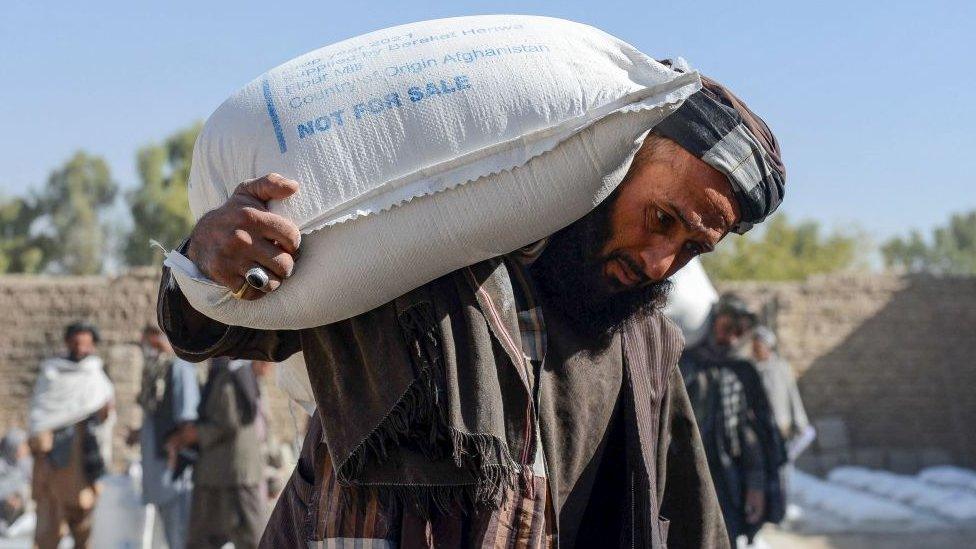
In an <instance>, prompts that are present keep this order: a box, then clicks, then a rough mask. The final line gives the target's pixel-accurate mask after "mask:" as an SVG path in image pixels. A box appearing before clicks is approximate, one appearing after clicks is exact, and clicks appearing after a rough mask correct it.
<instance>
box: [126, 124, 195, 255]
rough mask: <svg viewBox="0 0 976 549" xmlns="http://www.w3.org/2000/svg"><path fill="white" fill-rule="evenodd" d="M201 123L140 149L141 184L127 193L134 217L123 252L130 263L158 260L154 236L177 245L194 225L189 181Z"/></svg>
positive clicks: (165, 242) (137, 158)
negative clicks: (189, 196) (153, 242)
mask: <svg viewBox="0 0 976 549" xmlns="http://www.w3.org/2000/svg"><path fill="white" fill-rule="evenodd" d="M200 127H201V125H200V124H199V123H197V124H194V125H193V126H191V127H189V128H186V129H184V130H181V131H178V132H176V133H175V134H173V135H171V136H170V137H168V138H167V139H166V140H165V141H164V142H163V143H161V144H152V145H149V146H146V147H143V148H142V149H140V150H139V152H138V154H137V156H136V160H137V166H138V169H139V179H140V181H141V184H140V186H139V188H137V189H136V190H134V191H132V192H131V193H129V195H128V197H127V198H128V203H129V208H130V210H131V211H132V219H133V221H134V227H133V229H132V232H131V233H129V235H128V237H127V238H126V239H125V244H124V246H123V252H122V253H123V256H124V259H125V262H126V263H127V264H128V265H152V264H154V263H157V262H158V257H157V253H158V251H156V250H154V249H152V248H151V247H150V245H149V241H150V239H154V240H157V241H159V242H161V243H162V244H163V245H165V246H169V247H173V246H176V245H177V244H178V243H179V242H180V240H182V239H183V238H184V237H185V236H186V235H187V234H189V232H190V229H191V228H192V227H193V218H192V216H191V215H190V209H189V206H188V201H187V188H186V183H187V181H188V180H189V178H190V159H191V158H192V156H193V144H194V143H195V142H196V139H197V135H198V134H199V133H200Z"/></svg>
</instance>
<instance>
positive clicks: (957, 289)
mask: <svg viewBox="0 0 976 549" xmlns="http://www.w3.org/2000/svg"><path fill="white" fill-rule="evenodd" d="M156 284H157V279H156V274H155V273H154V272H153V271H136V272H132V273H129V274H127V275H125V276H121V277H118V278H107V277H38V276H34V277H23V276H9V275H8V276H0V312H2V314H3V316H4V318H3V328H2V329H0V429H6V428H7V427H9V426H11V425H23V423H24V418H25V416H26V410H27V399H28V398H29V395H30V390H31V387H32V385H33V382H34V377H35V375H36V371H37V365H38V361H39V360H40V359H41V358H43V357H45V356H50V355H53V354H57V353H60V352H62V348H61V347H62V344H61V334H62V330H63V327H64V325H65V324H67V323H68V322H70V321H72V320H76V319H88V320H91V321H93V322H95V323H97V324H98V325H99V326H100V328H101V331H102V337H103V343H102V345H101V354H102V356H103V357H104V358H105V359H106V363H107V368H108V372H109V375H110V376H111V377H112V379H113V380H114V381H115V383H116V389H117V393H118V399H117V400H118V411H119V423H118V425H119V428H117V429H116V433H117V436H116V441H117V444H116V449H117V451H116V455H117V457H118V458H119V459H117V463H121V462H122V460H123V459H124V457H126V456H134V455H135V454H134V452H133V450H132V449H126V448H124V447H123V446H122V445H121V436H122V433H123V431H124V429H123V427H124V426H127V425H136V424H138V421H139V410H138V407H137V406H135V405H134V398H135V394H136V391H137V389H138V379H139V373H140V368H141V361H142V359H141V355H140V353H139V349H138V347H137V341H138V338H139V333H140V330H141V328H142V326H143V325H144V324H145V323H146V322H147V321H149V320H151V319H152V318H153V316H154V314H155V313H154V306H155V305H154V302H155V292H156ZM720 289H722V290H734V291H736V292H738V293H740V294H741V295H742V296H743V297H745V298H746V299H747V300H748V301H750V302H751V303H752V304H753V305H755V307H756V308H757V310H761V311H762V312H763V314H764V316H766V317H767V318H768V320H769V323H770V324H771V325H772V326H773V327H774V329H775V330H776V331H777V333H778V334H779V336H780V341H781V349H782V352H783V355H784V356H785V357H786V358H787V360H789V361H790V362H791V364H792V365H793V366H794V368H795V369H796V370H797V372H798V373H799V375H800V390H801V392H802V394H803V398H804V399H805V401H806V404H807V409H808V411H809V412H810V415H811V417H812V418H813V419H814V421H815V422H816V423H817V425H818V427H819V430H820V438H819V440H818V443H817V445H816V447H815V448H814V449H813V451H811V452H810V453H809V454H808V455H807V456H806V457H805V461H804V466H805V467H806V468H808V469H812V470H814V471H821V470H823V469H825V468H828V467H830V466H832V465H834V464H837V463H863V464H866V465H873V466H883V467H888V468H892V469H895V470H905V471H913V470H915V469H917V468H918V467H919V466H922V465H927V464H934V463H938V462H953V463H958V464H963V465H968V466H976V429H973V428H972V426H973V425H976V390H973V388H974V387H976V279H963V278H927V277H896V276H887V275H871V276H834V277H820V278H813V279H811V280H809V281H806V282H802V283H799V282H789V283H755V282H750V283H735V284H723V285H721V288H720ZM266 390H267V392H268V394H269V395H270V397H271V405H272V426H273V429H274V431H275V432H276V433H277V434H278V436H279V438H281V439H282V440H291V438H292V437H293V436H294V428H293V422H292V419H291V416H290V414H289V410H288V405H287V401H286V399H285V398H284V397H283V395H282V394H281V393H280V391H278V390H277V389H276V388H275V387H273V386H269V387H267V388H266ZM296 417H297V418H298V420H299V422H301V421H303V418H302V415H301V412H300V411H297V408H296Z"/></svg>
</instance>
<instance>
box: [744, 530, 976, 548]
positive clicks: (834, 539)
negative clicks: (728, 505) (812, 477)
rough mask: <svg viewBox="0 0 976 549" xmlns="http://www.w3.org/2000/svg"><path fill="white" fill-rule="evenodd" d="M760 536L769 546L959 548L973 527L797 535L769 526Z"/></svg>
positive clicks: (968, 543)
mask: <svg viewBox="0 0 976 549" xmlns="http://www.w3.org/2000/svg"><path fill="white" fill-rule="evenodd" d="M761 539H762V540H763V541H764V542H766V544H768V547H770V548H772V549H923V548H924V549H957V548H959V549H962V548H967V547H973V546H974V539H976V531H973V532H969V531H951V532H945V531H939V532H916V533H897V534H830V535H799V534H794V533H791V532H784V531H782V530H776V529H768V530H763V532H762V534H761ZM757 545H758V544H757Z"/></svg>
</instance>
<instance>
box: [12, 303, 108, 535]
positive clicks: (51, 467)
mask: <svg viewBox="0 0 976 549" xmlns="http://www.w3.org/2000/svg"><path fill="white" fill-rule="evenodd" d="M98 341H99V337H98V329H97V328H96V327H95V326H94V325H92V324H88V323H84V322H76V323H73V324H71V325H69V326H68V327H67V329H66V330H65V333H64V342H65V346H66V347H67V350H68V353H67V356H65V357H55V358H49V359H46V360H44V361H43V362H41V366H40V372H39V374H38V378H37V382H36V384H35V385H34V394H33V396H32V397H31V404H30V414H29V423H30V437H31V438H30V446H31V450H32V452H33V454H34V479H33V497H34V500H35V501H36V502H37V530H36V531H35V534H34V543H35V547H39V548H40V549H47V548H51V549H54V548H56V547H57V546H58V543H59V542H60V541H61V535H62V532H63V528H64V526H65V525H66V526H67V529H68V531H69V532H70V533H71V537H72V538H73V539H74V546H75V547H76V548H79V549H80V548H87V547H90V546H91V529H92V511H93V510H94V508H95V503H96V501H97V499H98V491H99V489H98V485H97V480H98V478H99V477H101V476H102V475H103V474H104V473H105V468H106V465H107V463H108V462H109V460H110V457H111V456H110V453H109V452H110V446H111V443H110V426H111V422H110V421H109V418H110V416H111V415H112V414H111V413H112V402H113V398H114V389H113V387H112V382H111V381H109V379H108V376H106V375H105V370H104V365H103V363H102V359H101V358H99V357H98V356H97V355H96V354H95V351H96V345H97V344H98Z"/></svg>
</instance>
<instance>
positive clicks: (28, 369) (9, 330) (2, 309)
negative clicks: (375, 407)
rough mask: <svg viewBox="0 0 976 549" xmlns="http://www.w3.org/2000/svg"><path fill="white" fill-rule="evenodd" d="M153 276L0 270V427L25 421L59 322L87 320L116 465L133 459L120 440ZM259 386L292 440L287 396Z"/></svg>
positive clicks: (152, 297) (152, 298)
mask: <svg viewBox="0 0 976 549" xmlns="http://www.w3.org/2000/svg"><path fill="white" fill-rule="evenodd" d="M158 280H159V278H158V274H157V272H156V271H154V270H151V269H148V270H137V271H133V272H130V273H128V274H126V275H125V276H120V277H117V278H109V277H98V276H91V277H87V276H85V277H82V276H79V277H60V276H59V277H50V276H19V275H3V276H0V316H2V319H0V322H2V324H0V325H2V328H0V432H5V431H6V429H7V428H9V427H11V426H19V427H23V426H25V425H26V416H27V404H28V400H29V399H30V394H31V390H32V388H33V385H34V378H35V377H36V376H37V367H38V364H39V362H40V360H41V359H42V358H45V357H48V356H54V355H58V354H63V352H64V345H63V343H62V335H63V333H64V327H65V325H67V324H68V323H69V322H71V321H73V320H89V321H92V322H94V323H95V324H97V325H98V327H99V331H100V332H101V336H102V343H101V345H100V346H99V354H100V355H101V356H102V358H103V359H105V364H106V369H107V372H108V375H109V377H111V379H112V381H113V383H114V384H115V390H116V402H117V404H116V406H117V410H118V422H117V424H116V428H115V444H114V455H115V466H116V467H121V466H122V464H123V463H125V460H126V459H127V458H134V457H136V456H137V455H138V452H137V450H135V449H133V448H127V447H125V445H124V444H123V443H122V439H123V437H124V435H125V431H126V427H128V426H130V425H131V426H138V425H139V424H140V422H141V410H140V409H139V407H138V406H137V405H136V404H135V397H136V394H137V392H138V390H139V378H140V375H141V371H142V354H141V352H140V350H139V346H138V342H139V337H140V335H141V331H142V328H143V326H145V325H146V323H147V322H150V321H151V320H152V319H154V318H155V314H156V313H155V303H156V288H157V283H158ZM265 386H266V387H265V390H266V394H268V395H269V396H270V401H269V403H270V408H271V416H272V418H271V423H272V429H273V432H275V433H276V434H277V436H278V438H279V439H280V440H283V441H291V440H292V438H293V437H294V431H295V430H294V428H293V424H294V423H293V421H292V419H291V416H290V414H289V410H288V404H287V399H285V397H284V395H283V394H282V393H281V392H280V391H279V390H278V389H277V388H276V387H274V386H273V385H272V384H269V383H265ZM300 414H301V412H300V411H299V410H298V408H297V407H296V418H298V420H299V422H301V421H302V420H303V418H302V417H301V415H300Z"/></svg>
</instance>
